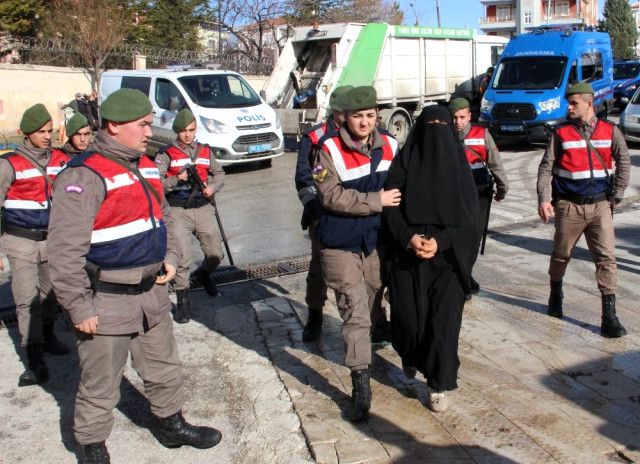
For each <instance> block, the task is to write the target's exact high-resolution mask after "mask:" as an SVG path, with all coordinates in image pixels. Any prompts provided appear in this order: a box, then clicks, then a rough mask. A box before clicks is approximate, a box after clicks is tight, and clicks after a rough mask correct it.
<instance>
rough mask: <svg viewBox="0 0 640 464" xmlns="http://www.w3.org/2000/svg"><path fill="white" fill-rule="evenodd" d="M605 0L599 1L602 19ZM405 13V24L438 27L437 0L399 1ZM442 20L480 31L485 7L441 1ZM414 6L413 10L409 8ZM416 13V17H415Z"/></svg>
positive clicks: (472, 0)
mask: <svg viewBox="0 0 640 464" xmlns="http://www.w3.org/2000/svg"><path fill="white" fill-rule="evenodd" d="M604 2H605V0H598V8H599V10H600V15H599V17H602V8H603V6H604ZM398 3H399V4H400V8H401V9H402V11H404V23H405V24H410V25H413V24H415V17H416V16H417V17H418V22H419V24H420V25H421V26H430V27H437V26H438V17H437V13H436V0H398ZM439 3H440V20H441V23H442V26H443V27H461V28H464V27H467V26H468V27H469V28H471V29H478V18H480V17H481V16H484V7H483V6H482V4H481V3H480V2H479V1H478V0H440V1H439ZM409 4H413V8H412V7H411V6H409ZM414 11H415V15H414Z"/></svg>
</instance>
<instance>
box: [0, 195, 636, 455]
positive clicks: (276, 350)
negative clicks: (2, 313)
mask: <svg viewBox="0 0 640 464" xmlns="http://www.w3.org/2000/svg"><path fill="white" fill-rule="evenodd" d="M638 216H639V215H638V210H637V208H635V209H634V208H631V209H628V210H626V211H623V212H621V213H618V214H616V218H615V221H616V227H617V235H618V263H619V269H620V271H619V273H620V277H619V280H620V290H619V293H618V308H619V309H618V314H619V316H620V319H621V321H622V323H623V324H624V325H625V326H626V328H627V330H628V331H629V335H628V336H626V337H623V338H621V339H616V340H609V339H605V338H602V337H601V336H600V334H599V325H600V299H599V296H598V294H597V288H596V285H595V280H594V278H593V264H592V263H591V262H590V258H589V256H588V252H586V249H585V245H584V243H583V242H579V244H578V249H577V250H576V253H575V255H574V260H573V261H572V263H571V264H570V268H569V269H570V270H569V272H568V274H567V277H566V282H567V285H565V315H566V316H565V318H564V319H563V320H557V319H553V318H550V317H548V316H547V315H546V300H547V297H548V276H547V275H546V269H547V265H548V254H549V252H550V247H551V242H550V238H551V236H552V234H553V227H552V226H550V225H546V226H545V225H542V224H537V225H531V224H533V222H531V221H529V222H528V221H523V223H522V224H520V226H518V225H517V224H516V225H509V227H506V226H505V227H504V228H502V229H501V228H495V229H494V230H493V232H492V235H491V238H490V240H489V242H488V243H487V255H485V256H484V257H481V258H480V259H479V261H478V264H477V266H476V270H475V271H474V275H475V277H476V279H477V280H478V281H479V282H480V284H481V286H482V290H481V291H480V293H479V294H477V295H475V296H474V297H473V299H472V300H471V301H470V302H468V303H467V305H466V307H465V312H464V319H463V327H462V333H461V339H460V358H461V363H462V365H461V369H460V373H459V388H458V390H456V391H454V392H451V393H449V394H448V397H449V403H450V407H449V409H448V410H447V411H445V412H442V413H437V414H436V413H432V412H430V411H429V410H428V409H427V408H426V407H425V406H424V405H425V402H426V392H425V382H424V378H422V377H421V376H420V375H418V377H416V379H413V380H409V379H407V378H405V377H404V375H403V373H402V369H401V367H400V359H399V358H398V356H397V355H396V353H395V352H394V350H393V349H392V347H390V346H387V347H384V348H378V349H375V353H374V361H373V366H372V369H373V374H372V378H373V380H372V387H373V406H372V411H371V419H370V420H369V422H368V423H364V424H351V423H349V422H347V421H345V420H344V419H343V417H342V416H343V410H346V408H347V405H348V401H349V395H350V393H351V379H350V377H349V371H348V369H346V368H345V367H344V366H343V365H342V359H343V347H342V340H341V337H340V320H339V317H338V313H337V310H336V308H335V304H333V300H332V299H331V300H330V302H329V304H328V305H327V308H326V317H325V326H324V327H325V328H324V332H323V335H322V338H321V339H320V340H319V341H318V342H316V343H310V344H305V343H303V342H302V341H301V331H302V325H303V322H304V320H305V319H306V308H305V306H304V304H303V301H304V289H305V282H304V278H305V277H306V274H305V273H299V274H294V275H288V276H282V277H278V278H272V279H267V280H259V281H254V282H246V283H241V284H233V285H227V286H221V287H220V289H221V291H222V295H221V296H219V297H216V298H214V299H211V298H209V297H207V295H206V294H204V292H202V291H197V292H192V295H193V298H192V307H193V313H194V317H193V320H192V322H190V323H188V324H185V325H176V326H175V331H176V337H177V339H178V342H179V348H180V353H181V358H182V360H183V362H184V376H185V382H186V386H187V394H188V397H187V404H186V406H185V416H186V417H187V419H188V420H190V421H192V422H194V423H198V424H207V425H212V426H215V427H217V428H219V429H221V430H222V432H223V434H224V437H223V441H222V442H221V443H220V445H218V446H216V447H215V448H212V449H210V450H195V449H192V448H180V449H171V450H169V449H165V448H163V447H162V446H161V445H160V444H159V443H158V442H157V441H156V440H155V438H154V436H153V434H152V432H151V429H152V428H153V418H152V416H151V413H150V412H149V407H148V404H147V403H146V400H144V398H143V395H142V394H141V393H140V392H141V391H142V386H141V383H140V381H139V379H138V377H137V375H136V374H135V373H134V372H133V371H131V370H130V369H127V371H126V372H125V374H126V379H125V380H124V381H123V385H122V388H121V392H122V400H121V402H120V404H119V405H118V408H117V410H116V423H115V426H114V430H113V433H112V435H111V438H110V439H109V441H108V442H107V444H108V447H109V450H110V452H111V456H112V462H114V463H172V464H173V463H175V462H192V463H213V462H215V463H303V462H313V461H314V460H315V461H316V462H319V463H340V464H345V463H365V462H366V463H369V462H371V463H374V462H375V463H388V462H396V463H403V464H408V463H421V462H434V463H464V462H468V463H558V462H560V463H607V462H627V463H628V462H640V313H639V312H638V306H637V301H638V299H639V297H640V288H639V287H638V285H637V282H638V274H639V273H640V264H639V263H638V256H639V255H640V240H639V239H638V237H639V236H640V234H639V233H638V232H639V230H638V229H640V217H638ZM58 328H59V329H60V330H61V331H62V338H63V339H64V341H65V342H66V343H69V344H71V343H72V340H71V338H72V337H71V335H70V333H69V332H68V331H66V329H65V328H64V324H63V322H62V321H59V324H58ZM16 346H17V329H16V328H10V329H8V330H7V329H2V330H0V356H2V360H3V363H2V365H3V371H4V372H3V375H2V377H1V378H0V396H1V397H2V410H1V412H0V421H1V423H0V462H2V463H18V462H20V463H43V462H56V463H75V462H79V461H78V459H77V457H76V451H77V450H76V446H75V441H74V439H73V431H72V423H73V403H74V394H75V390H76V388H77V358H76V357H75V356H67V357H62V358H54V357H51V356H47V362H48V364H49V366H50V370H51V373H52V378H51V380H49V381H48V382H47V383H46V384H44V385H43V386H38V387H28V388H18V387H17V378H18V376H19V375H20V373H21V372H22V370H23V365H22V363H21V362H20V360H19V358H18V356H17V355H16V352H17V351H19V350H18V349H17V348H16Z"/></svg>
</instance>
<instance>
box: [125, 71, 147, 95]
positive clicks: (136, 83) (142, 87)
mask: <svg viewBox="0 0 640 464" xmlns="http://www.w3.org/2000/svg"><path fill="white" fill-rule="evenodd" d="M120 87H121V88H123V89H136V90H139V91H140V92H142V93H143V94H145V95H146V96H147V97H148V96H149V88H150V87H151V78H150V77H137V76H123V77H122V83H121V84H120Z"/></svg>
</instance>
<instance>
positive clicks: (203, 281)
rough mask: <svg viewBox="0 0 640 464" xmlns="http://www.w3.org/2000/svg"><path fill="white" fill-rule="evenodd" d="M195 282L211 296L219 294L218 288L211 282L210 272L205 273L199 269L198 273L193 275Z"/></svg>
mask: <svg viewBox="0 0 640 464" xmlns="http://www.w3.org/2000/svg"><path fill="white" fill-rule="evenodd" d="M193 276H194V278H195V281H196V282H198V283H199V284H200V285H202V287H203V288H204V290H205V292H207V293H208V294H209V295H211V296H216V295H217V294H218V287H216V284H214V283H213V280H211V273H210V272H209V271H205V270H204V269H202V268H201V267H199V268H198V269H197V270H196V272H195V273H194V274H193Z"/></svg>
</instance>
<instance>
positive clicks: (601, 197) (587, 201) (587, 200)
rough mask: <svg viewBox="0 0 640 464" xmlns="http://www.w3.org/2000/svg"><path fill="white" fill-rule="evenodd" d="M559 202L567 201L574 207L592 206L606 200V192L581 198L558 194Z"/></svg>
mask: <svg viewBox="0 0 640 464" xmlns="http://www.w3.org/2000/svg"><path fill="white" fill-rule="evenodd" d="M558 199H559V200H567V201H570V202H571V203H575V204H576V205H592V204H594V203H599V202H601V201H605V200H606V199H607V192H600V193H598V194H597V195H594V196H592V197H581V196H578V195H568V194H566V193H558Z"/></svg>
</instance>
